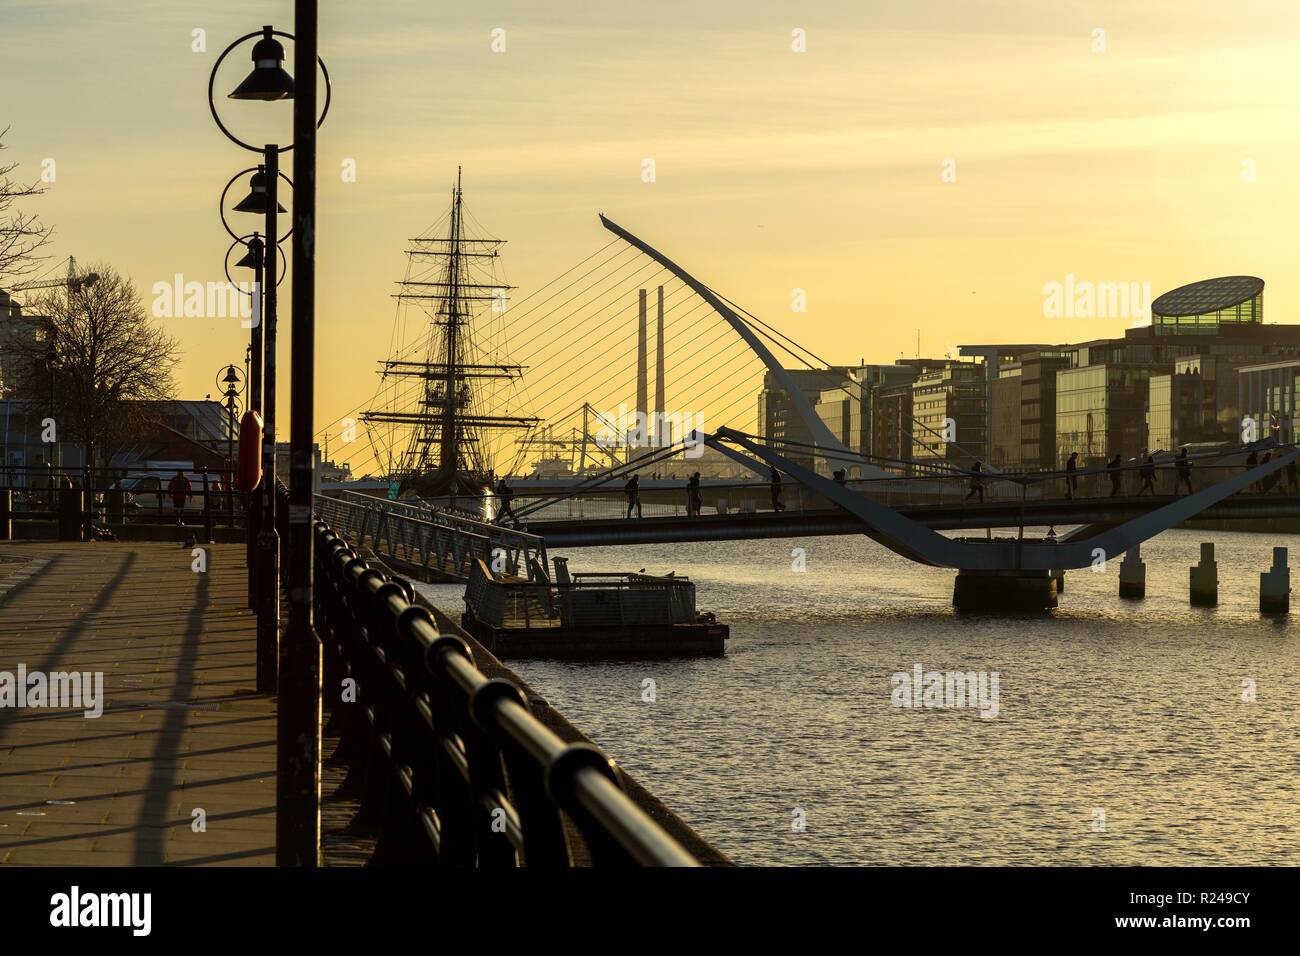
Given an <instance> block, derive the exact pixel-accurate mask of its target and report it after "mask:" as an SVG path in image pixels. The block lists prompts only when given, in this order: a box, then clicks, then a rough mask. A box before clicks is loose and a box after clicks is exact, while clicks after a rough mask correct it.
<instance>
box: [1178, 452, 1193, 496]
mask: <svg viewBox="0 0 1300 956" xmlns="http://www.w3.org/2000/svg"><path fill="white" fill-rule="evenodd" d="M1183 485H1187V493H1188V494H1189V495H1190V494H1191V493H1192V492H1193V490H1194V489H1193V488H1192V463H1191V461H1190V459H1188V457H1187V449H1186V448H1183V449H1182V450H1181V451H1179V452H1178V457H1177V458H1175V459H1174V494H1175V495H1176V494H1178V492H1179V490H1180V489H1181V488H1182V487H1183Z"/></svg>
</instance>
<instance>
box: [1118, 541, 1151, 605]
mask: <svg viewBox="0 0 1300 956" xmlns="http://www.w3.org/2000/svg"><path fill="white" fill-rule="evenodd" d="M1119 596H1120V597H1122V598H1144V597H1146V596H1147V566H1146V562H1145V561H1143V560H1142V548H1141V546H1138V545H1135V546H1134V547H1132V548H1129V549H1128V550H1127V551H1125V552H1124V560H1123V561H1121V562H1120V565H1119Z"/></svg>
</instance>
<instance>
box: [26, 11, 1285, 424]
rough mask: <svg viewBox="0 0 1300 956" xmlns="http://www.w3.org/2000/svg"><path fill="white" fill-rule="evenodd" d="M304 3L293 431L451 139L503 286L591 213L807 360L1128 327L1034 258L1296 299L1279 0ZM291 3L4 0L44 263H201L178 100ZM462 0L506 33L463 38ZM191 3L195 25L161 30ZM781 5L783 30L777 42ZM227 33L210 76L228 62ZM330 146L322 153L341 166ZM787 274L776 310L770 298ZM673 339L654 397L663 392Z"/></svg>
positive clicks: (450, 173)
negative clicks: (796, 38) (302, 293)
mask: <svg viewBox="0 0 1300 956" xmlns="http://www.w3.org/2000/svg"><path fill="white" fill-rule="evenodd" d="M322 7H323V9H322V14H321V52H322V54H323V55H324V57H325V58H326V61H327V63H328V65H329V68H330V72H331V75H332V77H333V79H334V83H335V99H334V107H333V109H332V111H331V113H330V116H329V119H328V121H327V122H326V124H325V126H324V127H323V129H322V131H321V138H320V165H319V184H320V185H319V253H318V255H319V258H318V290H317V301H318V307H319V311H318V330H317V348H318V371H317V402H316V421H317V425H318V426H325V425H327V424H328V423H330V422H331V421H332V420H334V419H336V418H338V417H340V416H343V415H347V414H349V413H350V412H351V411H352V410H353V409H355V408H356V407H357V406H359V405H362V404H364V403H365V402H366V400H367V399H368V398H369V397H370V396H371V395H372V393H373V392H374V390H375V386H376V378H375V376H374V374H373V370H374V368H375V365H374V363H375V362H376V361H378V360H379V359H381V358H383V357H384V356H385V355H386V354H387V352H388V349H389V344H390V340H391V333H392V327H393V320H394V304H393V301H392V299H391V298H389V296H390V294H391V293H392V292H393V291H394V286H393V282H394V280H396V279H399V278H401V276H402V274H403V271H404V268H405V259H404V256H403V250H404V249H405V247H406V242H405V240H406V239H407V238H408V237H410V236H414V235H418V234H419V233H420V232H422V231H423V230H424V229H425V228H426V227H428V226H429V225H430V224H431V223H433V222H434V221H435V220H437V219H438V218H439V217H440V216H441V215H442V213H443V212H444V209H445V207H446V204H447V198H448V191H449V187H450V184H451V182H452V181H453V179H454V176H455V170H456V166H457V165H458V164H460V165H463V166H464V169H465V195H466V203H467V205H468V207H469V209H470V210H471V211H472V212H473V214H474V216H475V218H476V219H477V220H478V221H479V222H481V223H482V224H483V225H484V226H485V227H486V228H487V229H488V230H490V231H491V232H492V233H493V234H495V235H497V236H501V237H503V238H506V239H508V240H509V244H508V245H507V246H506V247H505V252H504V259H503V266H504V275H505V277H506V278H507V279H508V280H509V281H510V282H511V283H513V284H515V285H517V286H519V290H518V292H517V293H516V297H517V298H522V297H523V296H526V295H527V294H528V293H529V292H530V291H531V290H533V289H536V288H537V287H539V286H541V285H542V284H544V283H546V282H548V281H550V280H551V279H553V278H554V277H556V276H558V275H560V274H561V273H564V272H565V271H566V270H567V269H569V268H570V267H572V266H573V265H574V264H575V263H577V262H579V261H580V260H582V259H583V258H584V257H586V256H588V255H590V254H591V253H593V252H595V251H596V250H597V249H599V248H600V247H601V246H603V245H604V244H605V243H606V242H607V241H608V239H609V236H608V234H607V233H605V232H604V231H603V230H602V229H601V228H600V225H599V222H598V220H597V217H596V214H597V212H598V211H603V212H605V213H606V214H608V215H610V216H611V217H612V218H614V219H615V220H617V221H618V222H619V223H620V224H622V225H624V226H626V227H627V228H629V229H631V230H633V231H634V232H637V233H638V234H640V235H641V236H642V237H643V238H645V239H646V240H647V241H649V242H651V243H653V244H655V245H657V246H658V247H659V248H660V249H662V250H663V251H664V252H665V253H667V254H668V255H670V256H672V257H673V258H675V259H676V260H677V261H678V262H680V263H682V264H683V265H685V266H687V267H688V268H690V269H691V270H693V271H694V272H695V274H696V275H697V276H699V277H700V278H701V279H703V280H704V281H706V282H707V283H708V284H709V285H711V286H712V287H713V288H715V289H717V290H719V291H721V292H724V293H725V294H726V295H727V296H729V297H730V298H731V299H733V300H735V301H736V302H738V303H739V304H741V305H743V306H745V307H746V308H748V309H749V310H750V311H752V312H754V313H755V314H756V315H758V316H759V317H761V318H762V319H764V320H765V321H767V322H769V323H771V324H772V325H773V326H775V327H776V328H778V329H781V330H782V331H784V332H786V333H788V334H790V335H792V336H793V337H794V338H796V339H797V340H798V341H799V342H801V343H802V344H804V345H806V346H807V347H808V348H810V349H812V350H813V351H814V352H816V353H817V354H818V355H821V356H822V357H823V358H825V359H827V360H829V361H832V362H835V363H846V364H847V363H855V362H857V361H858V360H859V359H860V358H866V359H867V360H868V361H871V360H876V361H891V360H893V359H895V358H897V357H899V355H900V354H907V355H909V356H910V355H913V354H915V352H916V341H917V335H918V332H919V334H920V338H921V349H922V351H923V352H924V353H925V354H927V355H942V354H943V353H944V352H948V351H951V352H953V353H954V354H955V352H956V346H957V345H959V344H961V343H963V342H972V341H1008V342H1010V341H1022V342H1039V341H1081V340H1086V339H1091V338H1098V337H1103V336H1109V335H1116V334H1120V333H1121V332H1122V330H1123V329H1124V328H1125V327H1126V326H1127V325H1129V324H1131V323H1130V322H1128V321H1126V320H1124V319H1083V318H1075V319H1060V318H1047V317H1045V316H1044V314H1043V299H1044V292H1043V287H1044V285H1045V284H1046V283H1049V282H1053V281H1058V282H1063V281H1064V280H1065V277H1066V275H1067V274H1073V275H1074V276H1075V277H1076V278H1077V279H1082V280H1089V281H1094V282H1130V281H1136V282H1149V283H1151V287H1152V289H1153V291H1154V292H1155V293H1156V294H1158V293H1159V292H1161V291H1163V290H1165V289H1168V288H1172V287H1173V286H1176V285H1181V284H1183V283H1185V282H1189V281H1192V280H1195V279H1199V278H1205V277H1209V276H1214V275H1227V274H1236V273H1249V274H1254V275H1259V276H1261V277H1263V278H1264V279H1265V281H1266V282H1267V284H1268V285H1267V291H1266V295H1265V301H1266V310H1265V317H1266V319H1267V320H1270V321H1286V322H1289V321H1294V320H1293V313H1294V312H1295V309H1296V305H1297V301H1298V300H1300V289H1298V288H1297V279H1296V270H1295V268H1294V265H1293V257H1294V251H1293V250H1292V249H1291V248H1290V245H1289V242H1288V240H1289V238H1290V235H1291V233H1292V230H1293V222H1294V220H1295V218H1296V211H1297V199H1300V181H1297V179H1296V177H1295V175H1294V172H1295V170H1296V168H1297V166H1298V165H1300V123H1297V120H1296V117H1297V116H1300V102H1298V101H1300V87H1298V85H1297V82H1296V80H1295V79H1294V77H1295V76H1296V69H1295V64H1296V63H1297V62H1300V5H1297V4H1295V3H1294V2H1281V0H1278V2H1258V0H1242V2H1237V3H1233V4H1223V3H1221V2H1217V0H1214V2H1211V0H1182V2H1144V3H1141V4H1134V3H1132V2H1131V0H1125V2H1110V0H1100V2H1091V3H1087V4H1082V3H1065V2H1061V3H1043V2H1029V0H1026V2H977V0H970V2H960V3H959V2H955V0H954V2H937V0H911V2H889V3H877V2H863V0H855V2H850V0H846V2H814V3H809V2H804V3H775V2H740V0H734V2H733V0H725V2H724V0H693V2H680V0H658V2H655V3H608V2H600V3H596V2H591V3H585V2H566V0H555V2H548V3H544V4H543V3H533V2H484V3H474V4H446V3H441V2H431V0H376V2H373V3H367V4H356V3H347V4H343V3H328V2H327V3H324V4H322ZM291 11H292V3H290V2H288V0H281V2H271V3H266V2H257V3H254V2H249V0H226V2H221V3H216V2H207V3H197V2H185V0H115V2H112V3H108V2H102V0H98V2H96V0H82V2H75V0H39V2H37V0H5V4H4V9H3V12H0V30H3V35H4V38H5V41H6V42H5V44H4V47H5V56H4V58H3V60H2V61H0V79H2V81H3V87H4V89H5V90H6V91H7V92H9V93H10V95H8V96H6V97H5V101H4V106H5V109H4V110H3V111H2V112H0V127H3V126H5V125H9V126H11V130H10V132H9V134H8V136H7V138H6V143H7V145H8V146H9V147H10V149H9V150H8V152H7V154H6V156H7V158H9V159H16V160H19V161H20V162H22V164H23V166H22V169H21V170H20V172H22V173H25V174H26V175H28V176H31V177H34V176H36V175H38V174H39V172H40V169H41V162H42V160H44V159H47V158H52V159H54V160H55V161H56V164H57V166H56V169H57V180H56V182H55V183H53V184H52V185H51V187H50V189H49V191H48V192H47V194H46V195H45V196H43V197H41V198H40V199H39V200H35V201H33V202H31V203H29V204H28V208H30V209H32V210H34V211H39V212H40V213H41V215H42V216H43V218H44V219H45V221H47V222H48V223H51V224H53V225H54V226H55V227H56V229H57V235H56V239H55V243H54V246H53V249H52V252H53V254H54V256H55V257H56V258H62V257H65V256H67V255H68V254H73V255H75V256H77V258H78V259H79V260H80V261H83V262H91V261H99V260H107V261H110V262H112V263H113V264H114V265H115V266H117V267H118V268H119V269H121V270H122V271H124V272H126V273H127V274H129V275H130V276H131V277H132V278H133V280H134V281H135V283H136V284H137V286H138V287H139V288H140V290H141V294H142V296H143V297H144V298H145V301H146V304H147V303H148V302H149V301H150V299H151V296H150V287H151V286H152V284H153V283H154V282H157V281H170V280H171V277H172V276H173V275H174V274H176V273H181V274H183V275H184V276H185V277H186V279H193V280H198V281H209V280H220V279H221V278H222V273H221V256H222V253H223V252H224V251H225V249H226V246H227V239H226V237H225V233H224V231H223V230H222V228H221V225H220V222H219V220H218V218H217V211H216V210H217V197H218V195H219V193H220V189H221V187H222V185H223V184H224V183H225V181H226V180H227V179H228V178H229V177H230V175H232V174H233V173H234V172H235V171H236V170H238V169H240V168H241V167H242V166H245V165H248V164H249V161H250V160H251V159H252V157H251V154H245V153H244V152H243V151H241V150H239V149H238V148H237V147H235V146H234V145H232V144H230V143H229V142H227V141H226V140H225V139H224V138H223V137H222V136H221V135H220V134H219V133H218V131H217V130H216V128H215V126H214V125H213V123H212V121H211V119H210V117H209V116H208V112H207V105H206V101H205V94H206V82H207V75H208V72H209V70H210V69H211V66H212V63H213V62H214V60H215V57H216V55H217V54H218V53H219V51H220V49H221V48H222V47H224V46H225V44H226V43H227V42H229V40H231V39H233V38H234V37H235V36H238V35H239V34H240V33H245V32H249V31H252V30H256V29H257V28H259V27H260V26H261V25H262V24H263V23H266V22H270V23H273V24H274V25H276V26H277V27H280V28H283V29H292V25H291V19H292V12H291ZM495 28H501V29H504V30H505V38H506V50H505V52H502V53H497V52H493V51H492V49H491V42H492V31H493V30H494V29H495ZM195 29H202V30H204V31H206V46H207V49H206V51H205V52H194V51H193V50H192V49H191V46H192V42H193V40H192V35H193V34H192V31H194V30H195ZM795 29H801V30H804V31H806V37H807V49H806V52H802V53H796V52H794V51H793V50H792V49H791V44H792V31H793V30H795ZM1098 30H1102V31H1104V51H1101V52H1098V50H1097V48H1098V46H1099V43H1098V38H1099V37H1100V36H1101V35H1100V34H1098V33H1097V32H1096V31H1098ZM247 51H248V47H245V48H243V49H241V50H239V51H237V52H236V53H235V54H234V55H232V57H231V58H230V60H228V62H227V65H226V66H224V67H223V69H222V72H221V79H220V81H219V84H218V88H219V90H224V89H228V88H230V87H233V85H234V84H235V83H236V82H238V80H239V79H240V78H241V77H242V75H243V73H244V72H245V71H246V70H247V69H248V67H249V65H250V64H249V61H248V59H247V55H248V52H247ZM290 58H291V59H290V63H289V67H290V69H291V70H293V71H294V72H295V74H298V72H299V71H298V70H297V67H296V64H294V63H293V62H292V50H290ZM15 94H16V95H15ZM220 107H221V108H222V110H223V115H225V116H226V117H227V121H228V122H229V123H230V124H231V125H232V126H236V127H238V128H239V129H240V130H241V132H246V133H247V138H249V139H253V140H259V139H261V138H270V137H272V136H274V135H276V134H274V133H272V132H271V129H272V125H273V124H271V123H270V122H269V120H268V117H279V118H280V119H282V120H283V125H282V126H281V127H280V129H281V130H282V131H284V135H287V129H288V125H287V124H288V107H287V106H285V105H283V104H277V105H271V106H267V105H264V104H235V103H233V102H230V101H225V100H224V99H223V100H222V102H221V103H220ZM646 158H652V159H654V160H655V163H656V180H655V182H653V183H647V182H644V181H643V179H642V162H643V160H644V159H646ZM346 159H354V160H355V162H356V169H357V181H356V182H354V183H347V182H343V181H342V178H341V176H340V172H341V168H342V163H343V162H344V160H346ZM947 159H951V160H954V161H955V170H956V179H955V181H953V182H944V181H943V178H942V176H941V173H942V171H943V164H944V161H945V160H947ZM1252 171H1253V175H1248V174H1247V173H1250V172H1252ZM250 221H251V220H250ZM250 228H251V226H250ZM53 261H54V260H51V264H52V263H53ZM795 288H801V289H804V290H806V295H807V311H806V312H804V313H795V312H792V311H791V297H792V290H793V289H795ZM282 289H283V293H284V300H283V302H282V315H283V316H284V317H285V318H284V321H283V323H282V326H281V353H280V355H281V357H280V365H281V387H282V389H286V390H285V391H283V392H282V394H283V395H286V396H287V384H288V382H287V377H288V358H289V347H290V336H289V335H288V321H287V311H288V302H287V298H288V283H287V282H286V283H285V285H284V286H283V287H282ZM634 315H635V293H634V290H633V291H632V292H631V293H630V294H629V296H628V298H627V317H628V325H627V327H626V328H627V332H626V334H624V335H622V336H621V337H615V338H613V339H610V340H609V342H608V344H607V347H608V349H609V351H610V354H609V355H602V354H599V353H593V352H591V351H590V350H588V349H587V348H586V346H582V347H581V351H582V360H581V361H580V362H577V363H575V364H574V366H573V369H572V371H571V372H570V373H568V374H567V376H566V382H567V387H566V389H565V391H566V392H567V396H566V397H572V396H574V395H581V394H583V393H584V383H585V382H586V381H587V378H588V377H589V376H592V375H595V374H596V370H597V369H598V368H599V367H601V365H602V363H608V362H610V361H613V360H614V358H615V357H617V359H618V360H619V361H620V362H622V361H625V360H626V359H627V356H628V354H629V353H628V349H629V348H630V347H631V344H632V340H631V338H630V336H631V329H632V325H631V323H632V321H633V318H634ZM164 321H165V322H166V324H167V325H168V327H169V330H170V331H171V332H172V333H173V334H174V335H176V336H177V337H178V338H179V339H180V340H181V343H182V346H183V350H184V358H183V359H182V362H181V365H180V368H179V369H178V370H177V371H178V376H177V377H178V380H179V381H180V383H181V392H182V395H183V396H184V397H202V396H203V395H204V394H206V393H208V392H212V391H215V386H214V385H213V384H212V382H213V378H214V377H215V375H216V373H217V371H218V369H219V368H220V367H221V366H222V365H223V364H224V363H226V362H229V361H237V362H239V361H242V356H243V349H244V343H245V341H246V332H245V331H243V330H241V329H239V328H238V323H237V321H232V320H220V319H214V320H204V319H183V318H176V319H166V320H164ZM708 323H712V324H708ZM706 326H707V328H708V329H709V330H710V332H709V335H710V336H712V331H711V330H714V329H717V328H718V325H717V319H716V317H713V318H711V319H710V318H705V317H701V319H700V325H699V326H698V327H695V328H687V329H685V330H684V331H683V330H678V331H676V332H674V336H680V338H675V339H674V342H673V343H671V344H670V350H669V351H670V357H673V356H676V355H678V354H679V353H678V350H681V353H680V354H682V355H685V354H686V353H688V352H690V351H691V349H692V348H696V347H699V346H700V345H701V343H702V341H703V338H702V336H703V330H704V329H705V328H706ZM529 348H540V344H538V345H536V346H529ZM524 351H525V352H526V353H527V351H528V349H525V350H524ZM615 353H617V355H616V356H615ZM514 357H515V358H516V359H517V360H519V361H521V362H524V363H525V364H531V363H533V362H536V361H538V356H537V355H530V354H522V355H515V356H514ZM675 362H676V359H674V360H673V362H670V370H669V378H670V384H669V399H670V400H669V405H670V406H671V407H681V408H686V407H689V404H690V403H689V396H674V394H673V381H672V380H673V375H674V371H675V369H674V367H673V366H674V364H675ZM742 364H743V363H742ZM748 369H749V370H750V371H753V370H755V369H756V365H754V364H752V363H751V364H750V365H749V366H748ZM756 388H757V380H756V379H755V380H753V385H752V387H751V386H750V385H748V384H745V385H744V387H743V388H742V392H745V393H747V394H750V395H752V394H753V392H754V391H756ZM594 391H597V390H596V389H594V386H593V392H594ZM619 394H625V396H626V399H627V400H631V398H632V379H631V377H630V376H627V377H626V379H625V381H622V382H621V384H619V385H618V386H617V387H615V388H612V389H608V390H606V393H602V394H600V395H599V396H598V397H594V398H593V401H596V402H597V403H598V404H599V403H601V402H605V403H606V404H608V402H609V401H611V400H613V399H614V398H615V397H616V396H617V395H619ZM286 404H287V402H286ZM557 409H558V406H557V407H556V408H537V409H526V408H524V407H522V404H521V405H520V406H519V407H516V408H513V409H512V411H515V412H517V413H520V414H540V415H543V416H546V415H550V414H553V413H554V412H555V411H556V410H557ZM735 414H736V415H737V416H738V417H737V418H736V420H735V421H734V422H722V421H712V422H710V426H716V425H720V424H728V423H735V424H739V425H741V426H748V425H752V417H753V402H752V401H751V400H750V399H746V400H745V402H744V403H742V408H741V409H740V411H738V412H736V413H735ZM285 424H287V422H284V420H283V419H282V427H283V426H284V425H285ZM335 427H337V426H335ZM283 434H286V432H283V431H282V435H283Z"/></svg>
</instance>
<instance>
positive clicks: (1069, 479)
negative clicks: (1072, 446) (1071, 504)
mask: <svg viewBox="0 0 1300 956" xmlns="http://www.w3.org/2000/svg"><path fill="white" fill-rule="evenodd" d="M1078 470H1079V453H1078V452H1077V451H1072V452H1070V460H1069V461H1067V462H1066V463H1065V497H1066V498H1073V497H1074V493H1075V492H1076V491H1078V490H1079V476H1078V475H1077V474H1075V472H1076V471H1078Z"/></svg>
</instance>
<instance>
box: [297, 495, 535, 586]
mask: <svg viewBox="0 0 1300 956" xmlns="http://www.w3.org/2000/svg"><path fill="white" fill-rule="evenodd" d="M345 494H350V495H351V500H345V499H343V498H340V497H337V496H330V495H316V496H315V503H316V510H317V512H318V514H319V515H320V516H321V517H322V518H323V519H324V520H325V521H327V522H328V523H329V524H330V525H331V526H332V527H334V528H335V530H337V531H339V532H340V533H341V534H345V535H348V536H349V537H350V538H352V539H353V540H354V542H355V544H356V546H358V547H362V546H366V545H367V544H369V546H370V547H371V548H372V549H373V550H374V551H375V553H376V554H378V555H380V556H381V557H384V558H387V559H392V560H397V561H400V562H406V563H407V564H412V565H416V566H418V567H421V568H424V569H426V570H431V571H437V572H440V573H443V574H453V575H458V576H466V575H468V573H469V569H470V566H471V564H472V562H473V561H474V560H475V559H482V560H484V561H487V562H488V563H489V564H491V565H492V566H493V567H494V568H495V569H496V570H499V571H505V572H509V573H511V574H517V573H520V571H521V570H522V571H523V572H524V573H527V572H528V569H529V568H530V567H531V566H532V564H533V562H534V561H540V562H541V564H542V565H543V566H544V565H545V563H546V543H545V542H544V541H543V540H542V538H540V537H539V536H537V535H535V534H528V533H527V532H523V531H519V530H516V529H514V528H503V527H500V526H497V525H492V524H488V523H486V522H475V521H466V520H463V519H460V518H454V519H453V520H447V516H445V515H442V514H439V513H436V512H434V513H427V512H424V511H423V510H421V509H418V508H414V507H412V506H409V505H404V504H402V503H400V502H392V501H387V500H384V499H380V498H370V497H368V496H366V495H356V494H355V493H347V492H345Z"/></svg>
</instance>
